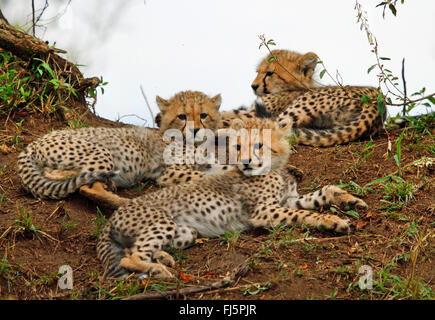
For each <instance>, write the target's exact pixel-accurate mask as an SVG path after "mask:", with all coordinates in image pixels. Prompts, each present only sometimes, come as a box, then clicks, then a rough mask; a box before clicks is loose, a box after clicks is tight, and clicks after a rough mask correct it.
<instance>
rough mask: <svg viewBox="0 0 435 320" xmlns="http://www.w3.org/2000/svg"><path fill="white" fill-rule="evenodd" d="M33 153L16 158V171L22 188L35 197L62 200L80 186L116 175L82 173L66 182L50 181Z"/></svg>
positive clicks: (106, 179)
mask: <svg viewBox="0 0 435 320" xmlns="http://www.w3.org/2000/svg"><path fill="white" fill-rule="evenodd" d="M35 158H36V157H35V155H34V153H33V152H32V151H31V150H29V149H27V150H25V151H23V152H21V154H20V155H19V157H18V163H17V171H18V175H19V177H20V178H21V181H22V183H23V185H24V187H25V188H26V189H27V190H29V191H30V192H31V193H32V194H33V195H34V196H35V197H39V198H48V199H62V198H65V197H67V196H68V195H70V194H72V193H74V192H75V191H77V190H78V189H79V188H80V187H81V186H84V185H87V184H91V183H93V182H95V181H108V180H110V179H111V178H113V177H114V176H116V175H117V174H118V172H117V171H109V172H84V173H80V174H78V175H76V176H74V177H71V178H70V179H66V180H60V181H57V180H51V179H48V178H46V177H45V176H44V174H43V170H42V168H41V167H40V166H39V165H38V160H37V159H35Z"/></svg>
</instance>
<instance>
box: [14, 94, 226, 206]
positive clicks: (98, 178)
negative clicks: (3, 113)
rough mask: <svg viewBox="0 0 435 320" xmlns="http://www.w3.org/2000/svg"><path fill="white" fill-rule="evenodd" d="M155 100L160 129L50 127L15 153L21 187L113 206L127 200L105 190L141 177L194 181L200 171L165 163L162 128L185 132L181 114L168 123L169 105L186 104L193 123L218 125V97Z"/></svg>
mask: <svg viewBox="0 0 435 320" xmlns="http://www.w3.org/2000/svg"><path fill="white" fill-rule="evenodd" d="M157 101H158V103H159V106H160V108H161V110H164V111H168V113H164V116H163V117H162V121H163V124H164V126H163V128H162V129H161V130H157V129H151V128H142V127H136V126H132V127H126V128H82V129H77V130H59V131H54V132H51V133H49V134H47V135H45V136H43V137H41V138H39V139H37V140H35V141H33V142H32V143H30V144H29V145H28V146H27V147H26V148H25V150H24V151H23V152H22V153H21V154H20V155H19V157H18V163H17V167H18V175H19V176H20V178H21V180H22V182H23V185H24V187H25V188H26V189H27V190H29V191H30V192H31V193H32V194H33V195H34V196H36V197H40V198H50V199H62V198H65V197H67V196H68V195H70V194H72V193H74V192H76V191H77V190H79V191H80V193H81V194H83V195H85V196H87V197H89V198H91V199H94V200H97V201H101V202H104V203H106V204H108V205H110V206H112V207H114V208H117V207H119V206H120V205H122V204H123V203H125V202H127V201H128V199H126V198H122V197H119V196H117V195H116V194H114V193H112V192H110V191H108V190H106V188H112V189H113V188H114V187H122V188H127V187H131V186H133V185H135V184H137V183H138V182H140V181H142V180H144V179H155V180H157V183H159V184H161V185H170V184H177V183H181V182H188V181H190V180H194V179H200V178H201V177H202V175H203V174H204V173H203V172H199V171H193V170H192V169H191V168H189V167H185V166H184V167H181V168H179V167H177V166H176V165H167V164H165V161H164V159H163V154H164V150H165V148H166V147H167V145H168V143H169V142H168V141H164V139H163V135H164V130H166V129H168V128H172V129H180V130H182V131H181V133H183V134H184V133H185V132H184V130H183V129H184V127H183V123H184V122H183V115H182V114H181V113H178V114H175V116H174V117H175V118H176V119H178V120H179V122H178V123H175V120H174V119H172V120H173V121H169V119H170V118H171V117H172V115H173V114H172V113H171V112H172V111H173V110H175V108H172V107H171V106H172V105H177V104H179V103H183V104H184V105H185V106H186V107H190V108H195V107H197V106H200V108H201V110H202V111H201V116H200V121H198V122H195V124H197V125H198V128H201V129H203V128H207V129H211V130H215V129H216V128H217V123H220V115H219V112H218V109H219V106H220V103H221V98H220V95H217V96H215V97H213V98H210V97H208V96H207V95H205V94H203V93H201V92H191V91H186V92H180V93H178V94H176V95H175V96H174V98H173V99H171V100H170V101H169V102H167V101H163V99H159V98H157ZM177 110H178V109H177ZM178 111H179V110H178ZM184 120H185V119H184ZM195 130H196V127H195ZM179 143H181V144H183V141H181V142H179ZM181 150H183V149H181ZM196 169H198V168H196ZM206 170H207V168H204V171H206ZM179 176H182V177H179ZM177 178H179V179H177ZM91 185H92V186H91Z"/></svg>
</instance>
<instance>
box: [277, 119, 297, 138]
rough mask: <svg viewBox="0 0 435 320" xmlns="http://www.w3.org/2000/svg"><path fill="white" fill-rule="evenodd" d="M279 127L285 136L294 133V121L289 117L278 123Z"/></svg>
mask: <svg viewBox="0 0 435 320" xmlns="http://www.w3.org/2000/svg"><path fill="white" fill-rule="evenodd" d="M276 127H277V129H278V130H279V132H280V133H281V135H282V136H283V137H290V136H291V134H292V127H293V125H292V122H291V121H290V120H289V119H283V120H281V121H280V122H278V123H277V124H276Z"/></svg>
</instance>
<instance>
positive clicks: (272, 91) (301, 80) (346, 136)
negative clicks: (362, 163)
mask: <svg viewBox="0 0 435 320" xmlns="http://www.w3.org/2000/svg"><path fill="white" fill-rule="evenodd" d="M272 55H273V56H274V57H275V58H276V61H270V59H271V56H272ZM317 62H318V57H317V55H316V54H315V53H312V52H309V53H307V54H304V55H302V54H299V53H296V52H292V51H288V50H273V51H272V53H271V54H269V55H268V56H267V57H266V58H265V59H264V60H263V61H262V62H261V63H260V65H259V66H258V68H257V77H256V78H255V80H254V81H253V82H252V85H251V87H252V89H253V90H254V93H255V94H256V95H257V96H258V98H257V100H256V102H255V104H254V106H255V108H256V110H257V115H258V116H270V117H272V118H274V119H276V120H277V121H278V122H279V121H282V120H284V119H289V120H290V121H291V122H292V123H293V127H294V128H295V133H296V135H297V136H298V143H300V144H306V145H312V146H322V147H326V146H332V145H335V144H341V143H346V142H350V141H353V140H357V139H361V138H365V137H368V136H370V135H372V134H374V133H376V132H377V131H379V130H380V129H381V128H382V126H383V121H384V118H383V117H381V115H380V114H379V112H378V108H377V102H376V99H377V97H378V95H379V91H378V90H377V89H376V88H373V87H355V86H345V87H338V86H337V87H333V86H332V87H331V86H327V87H316V86H315V83H314V80H313V78H312V76H313V73H314V69H315V67H316V65H317ZM363 95H365V96H367V97H369V99H370V102H367V103H363V102H362V101H361V98H362V96H363Z"/></svg>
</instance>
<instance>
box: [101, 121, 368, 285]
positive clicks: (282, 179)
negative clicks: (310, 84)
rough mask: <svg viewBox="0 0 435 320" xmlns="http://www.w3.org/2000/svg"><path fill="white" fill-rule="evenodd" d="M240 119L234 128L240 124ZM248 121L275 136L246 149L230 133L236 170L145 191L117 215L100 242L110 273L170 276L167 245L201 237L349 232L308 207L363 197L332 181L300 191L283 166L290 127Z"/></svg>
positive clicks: (251, 142)
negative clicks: (288, 228)
mask: <svg viewBox="0 0 435 320" xmlns="http://www.w3.org/2000/svg"><path fill="white" fill-rule="evenodd" d="M236 124H237V123H236ZM238 125H240V124H238ZM238 125H235V124H232V127H235V128H236V129H239V130H241V128H240V127H238ZM243 126H244V127H245V128H246V130H248V132H252V130H254V129H270V130H271V134H270V135H269V136H268V137H269V138H266V137H267V135H265V133H263V132H264V131H263V130H260V131H259V132H260V133H259V135H257V137H259V139H254V138H249V139H248V146H249V148H247V149H248V151H246V152H244V151H243V146H241V144H243V143H242V142H241V141H242V139H241V138H240V137H237V138H236V139H231V140H230V141H231V145H230V148H233V150H236V154H237V160H238V162H237V164H235V165H234V167H233V169H232V170H230V171H228V172H226V173H225V174H222V175H209V176H206V177H204V178H203V179H202V180H200V181H192V182H189V183H187V184H184V185H175V186H170V187H167V188H163V189H161V190H159V191H156V192H152V193H148V194H146V195H143V196H141V197H138V198H135V199H132V200H131V201H129V202H128V203H126V204H125V205H123V206H121V207H120V208H118V209H117V210H116V211H115V212H114V213H113V215H112V216H111V217H110V218H109V220H108V221H107V223H106V225H105V226H104V227H103V230H102V232H101V234H100V236H99V238H98V243H97V254H98V258H99V259H100V260H101V261H102V263H103V264H104V265H105V267H106V270H107V271H106V276H109V277H125V276H128V275H129V274H130V273H131V272H134V273H136V274H137V275H139V276H142V275H147V274H151V275H153V276H155V277H159V278H168V277H172V274H171V272H170V270H169V269H168V267H171V266H173V265H174V259H173V258H172V256H171V255H170V254H168V253H167V252H166V251H165V250H167V249H168V248H184V247H186V246H187V245H189V244H190V243H192V242H193V241H194V240H195V239H196V238H197V237H198V236H201V237H217V236H219V235H222V234H224V233H225V232H234V231H236V230H247V229H251V228H255V227H269V226H276V225H278V224H287V225H297V224H304V225H308V226H313V227H323V228H325V229H328V230H332V231H335V232H339V233H347V232H349V221H348V220H343V219H341V218H339V217H337V216H335V215H331V214H320V213H318V212H314V211H310V210H307V209H317V208H320V207H322V206H328V205H331V204H337V205H348V206H354V207H355V206H356V207H357V208H360V209H365V208H366V207H367V205H366V204H365V203H364V201H362V200H360V199H358V198H355V197H353V196H352V195H350V194H348V193H347V192H345V191H343V190H342V189H340V188H337V187H335V186H327V187H324V188H323V189H322V190H320V191H316V192H315V193H312V194H308V195H304V196H299V195H298V193H297V191H296V186H297V182H298V181H297V180H298V175H297V174H295V169H294V168H293V167H287V166H286V163H287V160H288V157H289V154H290V146H289V143H288V140H287V138H288V136H289V134H290V131H291V128H290V127H289V126H287V127H284V128H280V127H278V125H277V124H276V123H275V122H274V121H271V120H258V119H257V120H255V121H252V122H251V123H247V124H246V123H244V124H243ZM248 137H251V135H248ZM245 142H246V141H245ZM265 154H270V155H271V161H269V162H267V161H254V159H255V158H256V157H260V159H261V158H262V157H263V155H265ZM266 162H267V163H268V166H269V168H270V171H269V172H267V173H266V172H262V173H263V174H260V175H253V172H261V171H260V169H259V168H260V166H264V163H266ZM296 172H297V171H296Z"/></svg>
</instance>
